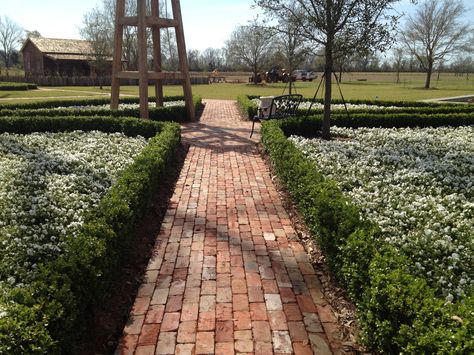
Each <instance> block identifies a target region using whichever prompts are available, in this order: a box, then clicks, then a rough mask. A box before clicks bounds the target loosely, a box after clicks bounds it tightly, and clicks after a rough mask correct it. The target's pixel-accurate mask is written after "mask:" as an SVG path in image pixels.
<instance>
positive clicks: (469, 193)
mask: <svg viewBox="0 0 474 355" xmlns="http://www.w3.org/2000/svg"><path fill="white" fill-rule="evenodd" d="M333 133H334V134H335V135H338V136H343V137H345V139H334V140H331V141H323V140H320V139H306V138H303V137H298V136H293V137H290V140H291V141H292V142H293V143H295V145H296V146H297V147H298V148H299V149H301V150H302V151H303V152H304V154H305V156H307V157H309V158H310V159H311V160H312V161H314V162H315V164H316V165H317V167H318V170H319V171H320V172H321V173H322V174H323V175H324V176H326V177H327V178H329V179H332V180H334V181H336V182H337V185H338V187H340V188H341V190H342V191H343V193H344V194H345V195H346V196H349V197H350V198H351V200H352V201H354V203H355V204H356V205H357V206H359V207H360V211H361V213H362V216H363V218H366V219H368V220H370V221H372V222H374V223H375V224H376V225H377V226H378V227H379V228H380V230H381V235H380V236H381V237H382V238H383V239H384V240H385V241H386V242H388V243H390V244H391V245H394V246H395V247H396V248H397V250H400V251H401V252H402V253H403V254H405V255H407V256H408V257H409V259H410V260H412V262H413V265H412V270H411V271H412V272H413V273H414V274H415V275H418V276H420V277H425V278H426V279H427V280H428V281H429V284H430V286H432V287H433V288H435V289H436V290H437V292H438V294H439V295H440V296H442V297H444V298H445V299H446V301H448V302H452V301H453V300H454V299H455V298H462V297H463V296H464V295H465V293H466V292H468V291H469V290H472V287H473V286H474V269H473V268H472V267H473V265H474V239H472V235H474V224H473V220H474V138H473V137H474V127H458V128H436V129H435V128H423V129H412V128H401V129H380V128H360V129H357V130H353V129H348V128H337V127H335V128H334V129H333Z"/></svg>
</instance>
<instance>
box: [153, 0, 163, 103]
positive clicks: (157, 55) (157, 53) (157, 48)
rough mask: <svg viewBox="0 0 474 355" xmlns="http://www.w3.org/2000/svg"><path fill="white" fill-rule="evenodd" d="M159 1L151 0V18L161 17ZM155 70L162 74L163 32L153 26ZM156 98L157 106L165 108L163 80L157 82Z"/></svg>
mask: <svg viewBox="0 0 474 355" xmlns="http://www.w3.org/2000/svg"><path fill="white" fill-rule="evenodd" d="M159 11H160V10H159V4H158V0H151V16H152V17H155V18H159V17H160V12H159ZM152 39H153V69H154V70H155V71H156V72H158V73H159V72H161V64H162V63H161V31H160V27H159V26H153V30H152ZM155 97H156V106H163V80H161V79H157V80H156V81H155Z"/></svg>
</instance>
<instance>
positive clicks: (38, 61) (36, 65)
mask: <svg viewBox="0 0 474 355" xmlns="http://www.w3.org/2000/svg"><path fill="white" fill-rule="evenodd" d="M23 67H24V68H25V74H26V75H44V62H43V53H41V52H40V51H39V50H38V49H37V48H36V47H35V46H34V45H33V44H32V43H31V42H28V43H27V44H26V46H25V48H23Z"/></svg>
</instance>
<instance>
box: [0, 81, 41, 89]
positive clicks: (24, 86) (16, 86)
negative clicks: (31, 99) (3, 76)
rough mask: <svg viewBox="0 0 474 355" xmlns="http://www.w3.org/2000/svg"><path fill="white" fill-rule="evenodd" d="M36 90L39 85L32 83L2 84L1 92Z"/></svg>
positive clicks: (0, 84)
mask: <svg viewBox="0 0 474 355" xmlns="http://www.w3.org/2000/svg"><path fill="white" fill-rule="evenodd" d="M36 89H38V85H36V84H32V83H10V82H0V91H26V90H36Z"/></svg>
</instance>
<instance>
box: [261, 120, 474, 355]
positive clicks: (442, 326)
mask: <svg viewBox="0 0 474 355" xmlns="http://www.w3.org/2000/svg"><path fill="white" fill-rule="evenodd" d="M315 122H317V121H316V120H315V119H313V120H311V119H310V120H306V121H305V120H302V119H290V120H281V121H277V120H271V121H266V122H264V123H263V125H262V142H263V145H264V147H265V150H266V152H267V153H268V154H269V156H270V159H271V161H272V164H273V166H274V169H275V172H276V173H277V175H278V176H279V178H280V179H281V181H282V182H283V183H284V184H285V186H286V188H287V189H288V191H289V193H290V194H291V196H292V199H293V201H294V202H295V205H296V206H297V208H298V210H299V212H300V213H301V215H302V216H303V218H304V220H305V223H306V225H307V227H308V228H309V230H310V231H311V234H312V235H313V236H315V238H316V239H317V242H318V244H319V245H320V247H321V249H322V250H323V251H324V253H325V254H326V256H327V260H328V263H329V265H330V267H331V269H332V270H333V272H334V273H335V275H336V276H337V278H338V280H339V281H340V282H341V283H342V284H344V285H345V287H346V288H347V290H348V293H349V295H350V297H351V298H352V300H353V301H354V302H355V303H356V304H357V308H358V314H359V320H360V324H361V328H362V339H363V341H364V342H365V343H366V344H367V345H369V346H371V347H373V348H375V349H377V350H378V351H380V352H387V353H400V352H402V353H411V354H471V353H474V338H473V336H472V334H474V295H471V296H469V297H467V298H465V299H464V300H463V303H461V302H458V303H455V304H449V305H445V304H444V301H443V300H440V299H438V298H436V297H435V293H434V290H432V289H431V288H430V287H429V286H428V285H427V284H426V282H425V280H424V279H421V278H418V277H415V276H413V275H411V274H410V273H409V272H408V263H409V261H408V260H407V259H406V258H405V257H404V256H402V255H400V254H399V253H398V251H397V250H395V249H394V248H393V247H392V246H390V245H388V244H386V243H385V242H382V241H381V238H379V237H378V236H379V233H380V231H379V229H378V227H377V226H375V225H372V224H370V223H368V222H367V221H365V220H362V219H361V218H360V213H359V210H358V208H357V206H355V205H354V204H353V203H352V202H351V201H350V200H349V199H348V198H346V197H345V196H344V195H343V194H342V192H341V191H340V189H339V188H338V187H337V186H336V184H335V183H334V182H333V181H330V180H328V179H326V178H324V177H323V175H322V174H321V173H320V172H318V170H317V167H316V166H315V164H314V163H312V162H311V161H310V160H309V159H307V158H306V157H305V156H304V155H303V153H302V152H301V151H300V150H299V149H298V148H296V147H295V145H294V144H293V143H292V142H291V141H289V140H288V139H287V135H288V134H290V133H291V134H300V135H301V134H304V135H307V134H308V129H311V130H312V131H314V132H316V131H317V129H316V128H314V127H313V128H311V127H310V126H311V124H314V123H315Z"/></svg>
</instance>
